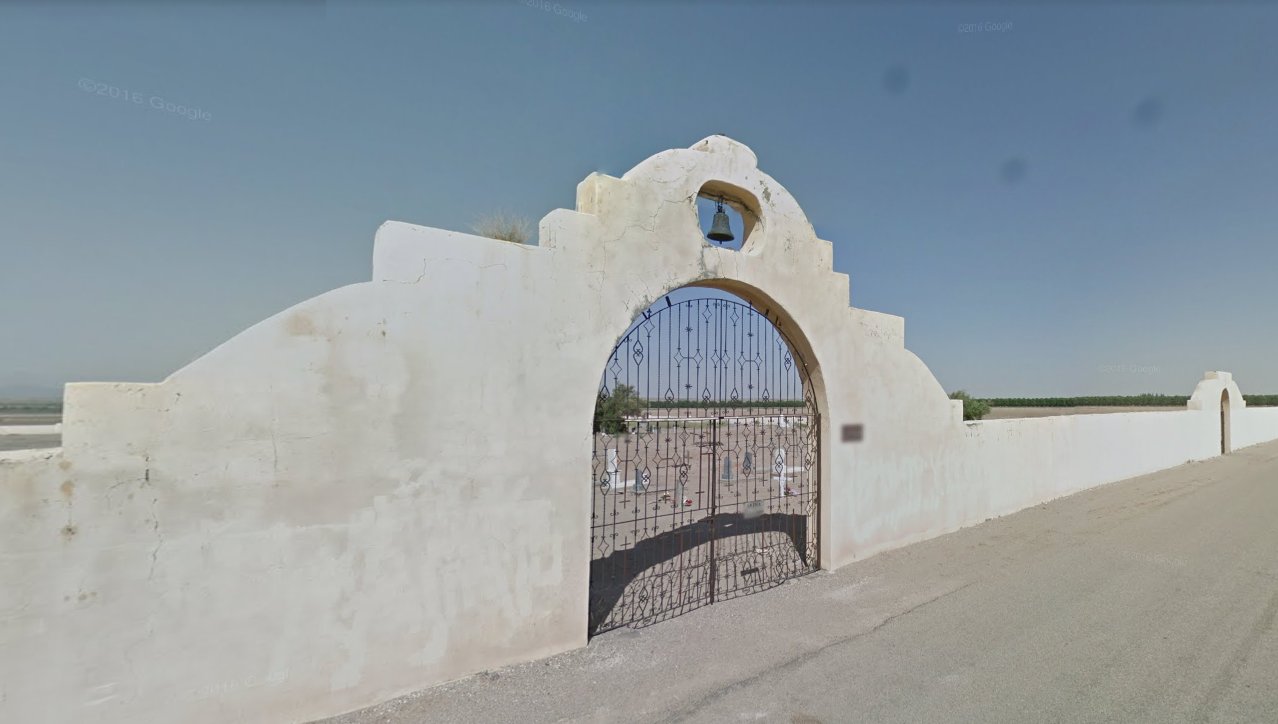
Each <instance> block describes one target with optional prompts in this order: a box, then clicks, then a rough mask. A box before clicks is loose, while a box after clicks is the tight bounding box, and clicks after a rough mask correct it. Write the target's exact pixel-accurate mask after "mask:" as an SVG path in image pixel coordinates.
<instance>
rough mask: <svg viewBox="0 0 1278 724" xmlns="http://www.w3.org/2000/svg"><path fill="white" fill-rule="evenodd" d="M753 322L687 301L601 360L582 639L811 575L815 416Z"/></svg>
mask: <svg viewBox="0 0 1278 724" xmlns="http://www.w3.org/2000/svg"><path fill="white" fill-rule="evenodd" d="M768 311H769V310H759V309H756V308H754V307H752V306H751V305H749V304H748V303H746V302H744V301H743V300H741V299H739V298H736V297H733V296H732V295H729V294H726V293H723V292H712V291H709V290H705V289H681V290H677V291H676V292H674V293H672V294H671V295H670V296H668V297H666V298H664V299H662V300H660V301H658V302H657V303H656V304H655V305H653V307H652V308H650V309H649V310H647V311H645V312H644V313H643V314H642V315H641V316H640V317H639V319H637V320H635V322H634V323H633V324H632V325H631V327H630V329H629V330H628V331H627V332H626V334H625V335H624V336H623V337H622V338H621V340H620V341H619V342H618V343H617V345H616V346H615V347H614V349H613V350H612V353H611V354H610V355H609V357H608V360H607V362H606V365H605V369H604V374H603V379H602V381H601V384H600V389H599V399H598V402H597V405H596V412H595V420H594V453H593V458H592V472H593V474H592V479H591V486H592V488H593V503H592V506H591V546H592V554H591V566H590V605H589V609H590V619H589V632H590V633H591V634H594V633H597V632H600V631H605V630H609V629H613V628H618V627H622V626H630V627H641V626H646V625H649V624H652V623H656V622H658V621H661V620H664V619H667V618H671V617H673V616H677V615H679V614H681V613H685V612H687V611H690V610H692V609H695V608H699V607H701V606H704V605H707V604H710V603H714V602H716V601H721V600H725V599H729V598H735V597H737V596H742V595H746V594H750V593H754V592H757V591H761V590H764V589H767V588H771V587H773V586H776V585H779V584H781V583H783V582H784V581H786V580H787V579H790V578H793V577H796V576H801V575H804V574H806V573H810V572H812V571H814V570H816V569H817V568H818V561H817V552H818V550H819V540H818V536H819V527H820V526H819V516H818V511H819V493H820V470H819V465H820V463H819V461H820V454H819V449H818V445H819V441H820V437H821V436H820V425H821V421H820V416H819V414H818V411H817V406H816V403H815V396H814V394H813V391H812V386H811V384H810V381H809V368H808V365H807V364H805V362H804V360H802V359H801V358H800V357H799V355H798V353H797V351H796V349H795V347H794V345H793V344H791V343H790V340H789V339H787V337H786V335H785V334H784V333H783V332H782V331H781V330H780V329H778V327H777V326H776V325H775V324H774V323H773V322H772V321H771V320H770V319H769V316H768Z"/></svg>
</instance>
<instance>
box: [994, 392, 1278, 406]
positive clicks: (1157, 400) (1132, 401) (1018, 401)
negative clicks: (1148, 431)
mask: <svg viewBox="0 0 1278 724" xmlns="http://www.w3.org/2000/svg"><path fill="white" fill-rule="evenodd" d="M1243 399H1244V400H1246V401H1247V404H1248V405H1256V406H1262V407H1263V406H1266V405H1278V395H1243ZM986 402H989V403H990V406H991V407H1183V406H1184V405H1185V403H1187V402H1189V396H1188V395H1154V394H1144V395H1102V396H1099V397H991V398H989V399H987V400H986Z"/></svg>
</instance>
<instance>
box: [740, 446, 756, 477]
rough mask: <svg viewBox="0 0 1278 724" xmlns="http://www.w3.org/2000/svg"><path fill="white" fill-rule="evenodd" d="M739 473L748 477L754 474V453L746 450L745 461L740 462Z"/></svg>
mask: <svg viewBox="0 0 1278 724" xmlns="http://www.w3.org/2000/svg"><path fill="white" fill-rule="evenodd" d="M741 472H742V473H744V474H745V475H749V474H750V473H752V472H754V453H752V452H750V451H749V450H746V454H745V459H744V460H742V461H741Z"/></svg>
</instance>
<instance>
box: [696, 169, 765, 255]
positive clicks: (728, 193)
mask: <svg viewBox="0 0 1278 724" xmlns="http://www.w3.org/2000/svg"><path fill="white" fill-rule="evenodd" d="M696 203H697V216H698V218H699V219H700V222H701V234H702V236H703V237H704V239H705V240H706V243H707V244H710V245H711V246H716V247H719V248H721V249H731V250H733V251H748V250H749V242H750V238H751V236H752V235H753V234H754V233H755V231H756V230H757V229H758V228H759V227H760V225H761V223H762V217H761V215H760V211H759V202H758V200H757V199H755V198H754V195H753V194H751V193H750V192H748V191H746V190H745V189H743V188H740V187H739V186H734V185H733V184H729V183H726V182H722V181H710V182H707V183H706V184H705V185H703V186H702V187H701V190H700V191H698V192H697V201H696Z"/></svg>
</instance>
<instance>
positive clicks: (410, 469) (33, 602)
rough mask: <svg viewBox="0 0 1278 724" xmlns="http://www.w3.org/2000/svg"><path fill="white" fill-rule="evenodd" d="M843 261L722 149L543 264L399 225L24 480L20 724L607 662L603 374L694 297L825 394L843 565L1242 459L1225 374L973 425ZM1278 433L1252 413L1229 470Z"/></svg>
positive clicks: (18, 613) (310, 704) (631, 184)
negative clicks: (349, 279) (597, 513)
mask: <svg viewBox="0 0 1278 724" xmlns="http://www.w3.org/2000/svg"><path fill="white" fill-rule="evenodd" d="M703 188H704V189H707V190H711V191H714V192H715V193H723V194H725V195H727V196H728V197H729V199H730V200H731V202H732V203H733V204H735V205H738V206H741V207H744V208H747V209H748V210H749V211H751V212H752V213H753V214H755V215H757V216H758V217H759V218H760V221H759V222H758V223H757V224H756V226H755V228H754V229H753V231H752V233H751V235H750V237H749V238H748V239H747V241H746V243H745V245H744V247H743V249H742V251H741V252H734V251H730V250H725V249H721V248H716V247H714V246H711V245H710V244H708V243H706V242H705V241H704V240H703V239H702V237H701V233H700V230H699V227H698V224H697V213H696V206H695V197H696V194H697V192H698V191H699V190H701V189H703ZM831 261H832V254H831V247H830V244H829V243H828V242H826V241H823V240H820V239H818V238H817V237H816V235H815V233H814V232H813V229H812V226H811V224H809V223H808V221H807V219H806V217H805V216H804V214H803V212H802V210H801V209H800V208H799V206H798V204H797V203H796V202H795V200H794V199H793V198H792V197H791V196H790V195H789V194H788V193H787V192H786V191H785V189H784V188H783V187H781V186H780V185H779V184H777V183H776V181H774V180H773V179H771V178H770V177H768V176H767V175H766V174H763V173H762V172H760V171H759V170H758V169H757V167H756V160H755V157H754V154H753V153H752V152H751V151H750V150H749V149H747V148H746V147H744V146H742V145H740V144H738V143H736V142H734V141H731V140H729V139H726V138H724V137H721V136H714V137H710V138H708V139H705V140H704V141H701V142H700V143H698V144H697V145H696V146H694V147H693V148H692V149H680V150H672V151H666V152H663V153H660V154H657V155H656V156H653V157H652V158H649V159H648V160H646V161H644V162H643V163H641V164H640V165H638V166H636V167H635V168H634V169H632V170H631V171H630V172H628V173H627V174H625V176H623V177H622V178H620V179H617V178H611V177H607V176H602V175H598V174H596V175H592V176H590V177H589V178H587V179H586V180H585V181H583V182H582V183H581V184H580V185H579V187H578V198H577V209H576V210H575V211H567V210H557V211H554V212H552V213H550V214H549V215H547V216H546V217H545V218H544V219H543V220H542V222H541V225H540V236H539V245H538V246H519V245H514V244H508V243H505V242H499V241H494V240H491V239H484V238H479V237H474V236H470V235H467V234H458V233H455V232H449V231H443V230H438V229H428V228H422V227H416V226H411V225H407V224H400V223H394V222H388V223H387V224H385V225H383V226H382V228H381V229H379V230H378V233H377V236H376V240H375V244H374V252H373V275H372V280H371V281H370V282H367V283H362V284H355V285H351V286H348V287H343V288H340V289H336V290H333V291H331V292H328V293H326V294H323V295H320V296H318V297H316V298H314V299H311V300H308V301H306V302H303V303H302V304H299V305H297V306H295V307H293V308H291V309H288V310H285V311H283V312H281V313H279V314H277V315H275V316H273V317H271V318H269V319H267V320H265V321H263V322H261V323H259V324H257V325H255V326H254V327H252V328H250V329H248V330H246V331H244V332H243V333H241V334H239V335H237V336H236V337H234V338H233V339H231V340H229V341H228V342H226V343H225V344H223V345H222V346H220V347H218V348H217V349H215V350H213V351H212V352H210V353H209V354H207V355H205V356H204V357H202V358H201V359H199V360H197V361H196V362H194V363H193V364H191V365H189V366H188V367H186V368H184V369H182V370H179V371H178V372H176V373H174V374H173V375H172V376H171V377H170V378H169V379H167V380H165V381H164V382H162V383H159V384H153V385H139V384H73V385H69V386H68V387H67V391H66V397H65V419H64V423H63V448H62V449H60V450H58V451H55V452H51V453H45V454H40V455H30V454H27V455H25V456H23V457H22V459H16V458H17V457H18V456H12V457H13V458H14V459H0V580H3V581H4V583H5V585H4V588H3V590H0V721H112V722H126V721H127V722H142V721H187V722H221V721H226V720H228V719H243V720H246V721H263V722H273V721H286V720H295V721H296V720H305V719H309V718H315V717H320V716H324V715H329V714H334V713H339V712H342V711H346V710H349V709H353V708H357V707H360V706H364V705H367V704H371V703H374V702H376V701H379V700H381V699H385V698H388V697H391V696H394V695H396V694H400V693H404V692H406V691H410V690H413V689H417V688H420V687H422V686H426V685H429V684H431V683H435V682H442V681H446V680H449V679H454V678H458V677H461V676H464V675H467V674H470V673H473V672H475V671H479V670H483V669H486V668H491V667H494V666H499V665H502V664H506V663H510V662H514V661H524V660H530V659H535V658H538V657H542V656H545V655H548V654H552V653H555V652H558V651H563V650H566V649H570V648H573V647H576V646H580V645H582V644H584V643H585V637H586V601H587V586H588V563H589V555H590V552H589V516H590V487H589V485H588V481H589V478H590V453H591V450H590V446H591V435H590V430H591V420H592V412H593V406H594V403H595V393H596V390H597V385H598V382H599V378H600V374H601V373H602V370H603V366H604V362H605V360H606V358H607V355H608V353H609V351H610V350H611V348H612V345H613V344H614V343H615V342H616V340H617V338H618V337H619V336H620V335H621V334H622V333H623V332H624V331H625V330H626V328H627V326H628V325H629V324H630V322H631V320H632V319H633V318H634V317H635V316H636V315H638V314H639V313H640V312H641V311H642V310H643V309H645V308H646V307H647V306H648V305H649V304H651V303H652V302H654V301H656V300H658V299H660V297H661V296H663V295H664V294H666V293H667V292H669V291H671V290H672V289H675V288H678V287H682V286H686V285H690V284H701V285H712V286H716V287H719V288H722V289H725V290H728V291H732V292H735V293H737V294H740V295H741V296H744V297H746V298H747V299H749V300H750V301H752V302H754V303H755V304H756V305H757V306H759V307H760V308H761V309H766V310H768V312H769V314H770V315H771V316H772V317H773V318H775V319H777V320H778V322H779V324H780V325H781V326H782V328H783V329H784V330H785V331H786V333H787V335H788V336H789V337H790V338H791V339H792V340H795V344H796V346H797V347H798V349H797V350H796V351H797V352H798V353H799V354H800V355H802V357H803V358H804V359H805V360H806V361H807V363H808V364H809V366H810V368H811V370H812V373H813V379H812V383H813V385H814V389H815V394H816V399H817V402H818V406H819V407H820V410H821V414H822V418H823V425H824V426H823V430H822V440H821V452H822V469H823V472H822V501H821V529H822V539H821V540H822V548H821V562H822V565H823V566H825V567H827V568H832V567H838V566H841V565H844V564H846V563H848V562H850V561H853V560H856V559H858V558H862V557H865V556H868V555H871V554H873V553H875V552H877V551H881V550H884V549H887V548H891V547H895V546H900V545H903V544H905V543H908V542H911V541H914V540H918V539H921V538H925V537H929V536H932V535H936V534H939V533H942V532H945V531H948V530H953V529H955V528H957V527H960V526H963V525H968V524H971V523H975V522H979V521H981V520H984V519H985V518H988V517H990V516H993V515H1001V514H1004V513H1008V512H1011V511H1013V510H1016V509H1019V508H1022V507H1025V506H1027V505H1031V504H1033V503H1036V502H1039V501H1042V500H1045V499H1049V498H1053V497H1057V496H1060V495H1065V494H1068V493H1070V492H1074V491H1076V490H1080V489H1083V488H1085V487H1088V486H1091V485H1096V484H1100V483H1104V482H1110V481H1113V480H1118V479H1121V478H1124V477H1129V476H1132V475H1137V474H1140V473H1145V472H1149V471H1152V470H1156V469H1159V468H1163V467H1168V466H1172V465H1176V464H1179V463H1182V462H1185V461H1186V460H1191V459H1201V458H1205V457H1210V456H1212V455H1215V454H1219V427H1218V426H1219V394H1220V391H1221V390H1222V389H1224V388H1225V387H1227V386H1230V385H1233V382H1232V380H1228V379H1226V378H1227V375H1224V376H1222V375H1221V374H1216V373H1212V374H1213V375H1215V376H1212V375H1209V376H1208V378H1207V379H1204V380H1203V382H1201V383H1200V384H1199V392H1200V393H1201V394H1198V393H1196V395H1195V399H1194V400H1191V403H1190V407H1191V408H1193V409H1187V410H1186V411H1184V412H1171V413H1133V414H1115V415H1096V416H1086V417H1060V418H1040V419H1032V420H1005V421H990V422H983V423H974V424H965V423H963V422H962V421H961V413H960V412H959V411H958V410H956V407H955V405H954V404H953V403H952V401H950V400H948V399H946V396H945V393H944V391H943V390H942V389H941V386H940V385H939V384H938V383H937V381H936V380H935V378H934V377H933V376H932V374H931V373H930V372H929V371H928V369H927V367H926V366H925V365H924V364H923V363H922V361H920V360H919V359H918V358H917V357H916V356H915V355H914V354H912V353H911V352H909V351H908V350H906V349H905V347H904V323H903V320H902V319H901V318H899V317H895V316H891V315H886V314H880V313H876V312H871V311H867V310H861V309H856V308H852V307H849V306H848V298H849V297H848V294H849V280H848V277H847V276H845V275H843V274H838V273H835V272H834V271H833V269H832V263H831ZM1213 389H1214V392H1213ZM1230 389H1231V393H1236V392H1237V388H1236V386H1232V387H1230ZM1212 394H1214V395H1215V401H1214V402H1212V400H1211V395H1212ZM1236 399H1237V400H1238V402H1239V403H1241V396H1238V397H1237V398H1236ZM1212 405H1215V406H1216V407H1215V408H1213V407H1212ZM1270 412H1271V411H1269V410H1251V409H1246V408H1245V407H1243V406H1242V405H1241V404H1238V405H1236V406H1235V407H1234V408H1233V410H1232V411H1231V420H1232V425H1233V431H1232V434H1233V440H1234V447H1235V448H1237V447H1240V446H1243V445H1244V444H1253V443H1255V442H1261V441H1263V440H1267V439H1273V438H1276V437H1278V417H1276V416H1275V415H1273V414H1269V413H1270ZM847 423H859V424H863V425H864V426H865V439H864V441H863V442H860V443H855V444H848V443H842V442H839V440H838V430H839V426H841V425H843V424H847ZM0 455H2V454H0Z"/></svg>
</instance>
